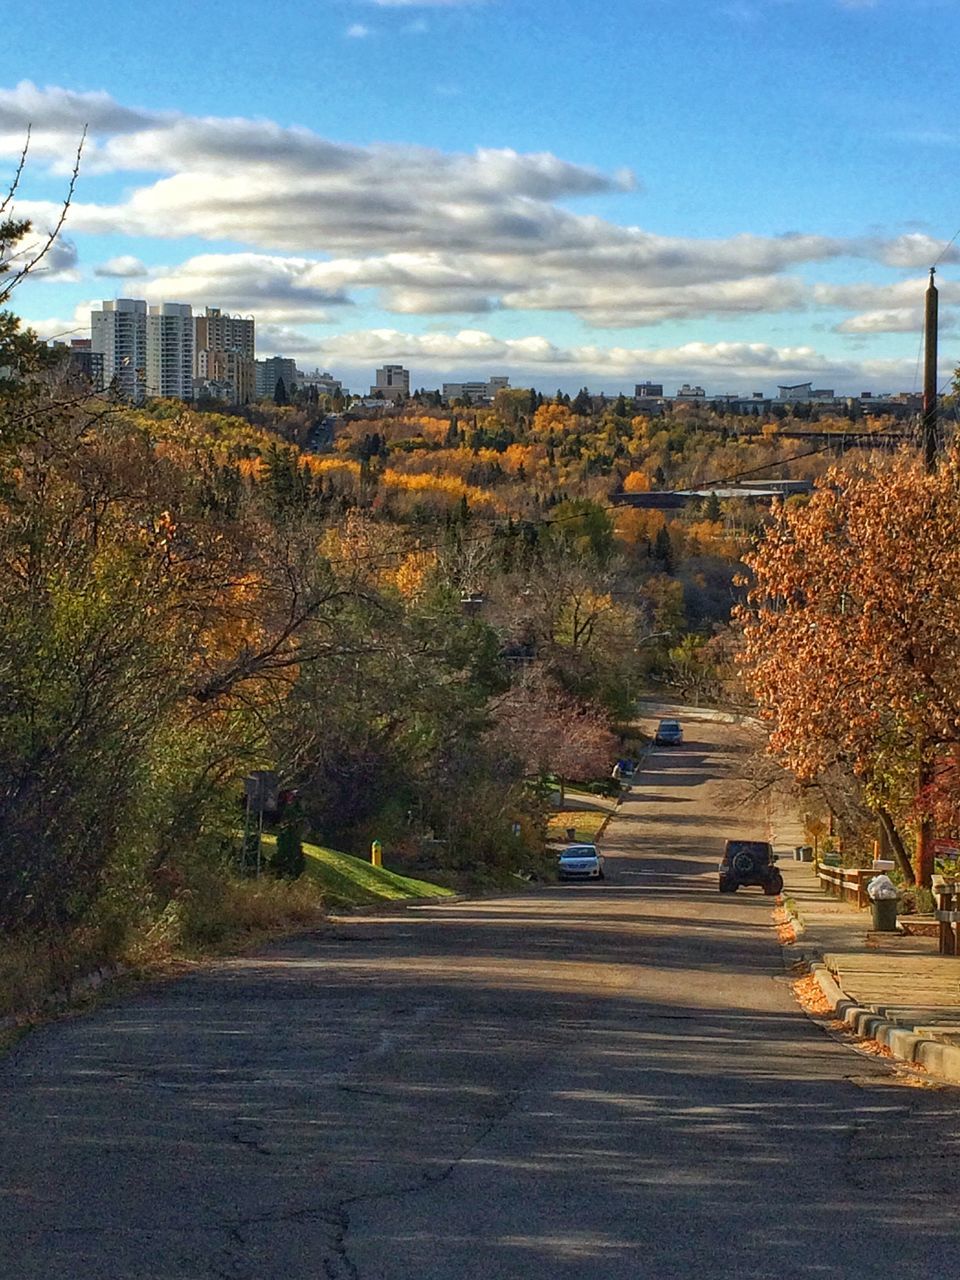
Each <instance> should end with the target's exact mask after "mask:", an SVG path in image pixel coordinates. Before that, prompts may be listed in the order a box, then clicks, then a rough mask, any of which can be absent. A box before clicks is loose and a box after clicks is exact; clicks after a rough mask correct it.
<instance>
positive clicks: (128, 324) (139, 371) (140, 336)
mask: <svg viewBox="0 0 960 1280" xmlns="http://www.w3.org/2000/svg"><path fill="white" fill-rule="evenodd" d="M90 349H91V351H92V352H94V353H95V354H97V355H99V356H100V358H101V362H102V378H103V385H104V387H113V388H114V389H115V390H116V392H117V394H118V395H120V396H122V397H123V398H124V399H125V400H129V401H130V402H131V403H133V404H142V403H143V401H144V398H145V396H146V368H147V304H146V302H144V301H142V300H141V299H139V298H114V299H113V300H112V301H111V300H110V299H108V300H106V301H105V302H103V303H102V304H101V306H100V310H99V311H96V310H94V311H91V312H90Z"/></svg>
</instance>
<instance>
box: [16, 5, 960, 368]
mask: <svg viewBox="0 0 960 1280" xmlns="http://www.w3.org/2000/svg"><path fill="white" fill-rule="evenodd" d="M394 7H409V8H412V7H413V6H401V5H399V4H397V5H395V6H394ZM423 7H427V6H423ZM409 16H410V17H414V18H415V16H414V15H412V14H411V15H409ZM415 20H416V19H415ZM357 25H358V26H362V25H363V24H357ZM84 121H89V122H90V141H89V150H88V152H87V154H86V157H85V161H84V170H83V179H84V183H83V188H82V190H83V192H84V195H85V196H86V198H85V199H83V200H77V201H75V202H74V203H73V205H72V206H71V208H70V211H69V218H68V229H69V231H70V234H71V235H72V236H76V235H83V234H98V235H105V234H115V235H120V236H123V235H128V236H131V237H137V238H146V237H152V238H154V239H157V240H166V241H175V240H178V239H180V238H184V237H188V236H193V237H196V238H198V239H200V240H203V241H206V242H208V243H209V242H223V241H227V242H233V243H236V244H238V245H240V246H242V249H241V251H239V252H233V253H224V252H215V253H209V254H198V255H195V256H194V257H191V258H189V259H188V260H187V261H184V262H180V263H177V262H175V261H174V262H171V264H170V265H169V266H167V267H164V268H162V269H151V270H149V272H148V271H147V268H146V267H144V265H143V263H142V262H141V261H140V260H139V259H138V258H135V257H134V256H132V255H125V254H123V253H120V254H119V256H117V257H114V258H112V259H111V260H110V261H109V262H106V263H103V264H102V265H100V266H98V267H96V268H95V274H96V275H98V276H102V277H105V278H111V277H114V278H117V279H125V278H129V279H138V280H141V279H142V280H143V284H142V286H138V292H139V293H141V294H142V296H146V297H148V298H149V299H150V300H152V301H154V300H161V299H164V300H170V301H184V302H191V303H192V304H193V305H194V306H197V307H200V306H203V305H205V304H209V305H217V306H221V307H223V308H224V309H226V310H229V311H236V312H240V313H244V314H249V313H253V314H255V315H256V316H257V318H258V321H259V322H260V324H261V327H262V328H264V331H267V330H266V328H265V327H266V326H273V329H274V331H275V332H276V331H277V329H278V327H279V328H280V329H282V330H284V331H285V332H287V333H288V335H289V338H290V341H291V342H294V341H300V340H302V341H304V342H311V341H314V340H313V339H309V338H305V337H303V335H300V336H299V337H296V336H295V335H296V334H298V333H299V329H300V327H303V326H308V325H312V324H317V323H329V322H330V319H331V317H332V316H336V315H338V314H339V315H343V314H344V312H343V308H344V307H345V306H346V305H348V304H350V303H351V302H357V301H358V302H362V303H364V304H367V303H375V304H376V305H378V306H379V307H380V308H382V309H386V310H387V311H391V312H393V313H395V314H397V315H417V316H431V315H433V316H443V317H451V316H457V317H462V318H463V320H466V319H467V318H468V317H469V318H471V319H472V318H473V317H480V316H484V315H495V314H497V313H500V312H504V311H513V312H521V311H522V312H530V313H533V312H555V313H565V314H569V315H574V316H576V317H578V318H579V319H580V320H581V321H582V322H583V323H584V324H585V325H587V326H589V327H591V328H592V329H594V330H612V329H618V328H619V329H632V328H639V327H644V326H652V325H657V324H662V323H667V322H684V323H686V322H689V321H691V320H694V319H701V318H714V317H722V318H730V317H734V318H738V319H740V318H744V317H749V316H770V315H774V314H789V313H791V312H792V313H796V312H798V311H810V312H814V311H817V310H832V311H834V312H839V313H841V314H839V315H832V316H831V317H830V320H829V323H830V324H832V325H834V326H835V328H836V329H837V330H839V332H841V333H843V334H846V335H848V336H850V335H853V336H857V335H860V336H862V335H864V334H868V333H879V332H901V331H905V330H906V329H907V328H908V327H912V324H911V320H912V317H913V316H914V315H915V314H916V312H917V310H918V308H919V306H920V305H921V297H922V287H923V286H922V285H921V286H919V287H918V283H917V281H916V280H914V279H909V280H903V279H899V278H897V279H891V282H890V283H889V284H880V283H868V284H857V283H853V284H846V285H842V286H835V285H830V284H826V283H819V284H818V283H815V282H810V281H808V277H809V276H810V275H811V274H812V273H811V271H810V267H811V266H812V265H823V264H829V263H830V262H831V261H833V260H837V259H855V258H859V259H862V260H864V261H869V262H872V263H873V264H879V266H880V267H881V268H882V269H883V270H884V271H885V272H886V273H888V274H890V275H891V276H892V275H893V273H895V272H896V273H902V272H904V271H911V272H914V271H917V270H918V269H920V268H921V267H925V266H926V265H928V264H929V263H930V262H931V261H933V260H934V259H935V258H936V257H938V256H939V257H941V258H943V259H944V260H947V261H960V250H958V247H957V246H954V247H953V248H952V249H950V251H949V252H948V253H946V254H944V250H943V244H942V243H940V242H938V241H936V240H935V239H934V238H933V237H932V236H930V235H929V234H926V233H921V232H911V233H909V234H902V235H897V236H894V237H891V238H889V239H882V238H880V237H878V236H877V235H876V234H875V233H874V234H871V235H864V236H861V237H854V238H840V237H834V236H823V235H818V234H814V233H809V232H801V231H791V232H788V233H785V234H782V235H754V234H749V233H743V234H740V235H733V236H728V237H725V238H714V239H707V238H695V237H679V236H664V235H659V234H654V233H652V232H649V231H647V230H645V229H644V228H643V227H640V226H635V225H624V224H618V223H616V222H613V221H610V220H609V219H606V218H601V217H597V216H591V215H590V214H584V213H581V212H577V211H575V208H573V207H568V205H569V203H570V202H571V201H575V200H578V199H588V198H590V197H595V196H612V195H616V194H618V193H625V192H630V191H634V190H636V187H637V183H636V180H635V178H634V176H633V174H632V173H631V172H629V171H627V170H619V171H614V172H604V171H602V170H600V169H598V168H595V167H593V166H590V165H585V164H577V163H572V162H570V161H567V160H564V159H563V158H561V157H559V156H557V155H554V154H552V153H549V152H540V153H521V152H518V151H515V150H512V149H509V148H478V149H477V150H476V151H474V152H472V153H455V152H454V153H450V152H442V151H439V150H436V149H430V148H426V147H416V146H407V145H374V146H357V145H350V144H346V143H341V142H337V141H333V140H330V139H328V138H324V137H322V136H320V135H319V134H317V133H315V132H313V131H312V130H310V129H307V128H303V127H299V126H291V127H283V126H281V125H278V124H276V123H275V122H272V121H269V120H254V119H243V118H220V117H193V116H186V115H183V114H181V113H174V112H166V113H164V112H155V111H142V110H138V109H133V108H127V107H124V106H122V105H120V104H118V103H117V102H115V101H114V100H113V99H112V98H110V97H109V95H107V94H103V93H95V94H83V93H74V92H72V91H69V90H64V89H40V88H37V86H35V85H33V84H31V83H29V82H24V83H23V84H21V85H19V86H17V87H16V88H15V89H11V90H0V154H4V155H7V156H11V157H16V156H17V155H18V154H19V151H20V148H21V147H22V142H23V131H24V129H25V127H26V125H27V123H29V122H32V124H33V130H34V132H33V139H32V146H33V155H34V158H35V159H39V160H40V162H41V164H42V165H45V166H47V167H49V168H51V169H57V167H58V166H60V167H61V168H62V166H63V165H64V164H65V163H66V162H65V160H64V156H69V155H70V153H71V151H72V149H73V147H74V146H75V141H76V137H77V135H78V131H79V129H81V128H82V125H83V122H84ZM106 173H110V174H119V175H123V187H122V189H123V190H124V195H123V196H122V197H119V198H117V199H115V200H114V201H113V202H109V201H106V200H105V201H103V202H98V201H97V199H96V191H97V180H98V177H99V175H101V174H106ZM117 189H121V184H120V183H119V182H114V183H112V184H111V191H113V190H117ZM17 212H18V213H19V214H21V215H23V216H27V217H31V218H33V219H34V222H35V225H36V226H37V227H38V228H40V227H44V226H49V225H52V223H53V222H54V220H55V219H56V217H58V216H59V213H60V207H59V206H58V205H57V203H56V202H55V201H30V200H22V201H21V202H20V203H19V206H18V209H17ZM63 246H64V247H63V251H62V253H63V254H64V255H66V256H62V258H61V259H60V260H57V259H55V258H52V259H51V262H50V264H49V265H50V267H51V268H54V267H55V268H56V270H57V271H59V272H61V273H65V272H71V271H75V270H76V265H77V254H76V248H75V246H73V245H72V243H71V242H68V241H65V242H63ZM137 247H139V246H137ZM70 253H72V254H73V258H72V260H71V259H70V258H69V254H70ZM803 268H806V270H803V272H802V274H801V269H803ZM51 278H53V276H52V275H51ZM60 278H67V277H66V276H64V275H63V274H61V277H60ZM880 278H882V276H881V277H880ZM951 290H952V286H949V285H944V287H943V297H944V301H945V303H953V304H954V305H960V297H957V296H956V294H955V293H952V292H951ZM473 322H474V323H475V321H473ZM445 323H447V324H449V325H450V326H451V327H452V328H454V330H455V331H456V328H457V325H456V322H453V321H450V320H447V321H446V322H445ZM461 323H462V321H461ZM484 323H489V322H486V321H485V322H484ZM370 332H383V331H379V330H378V331H370ZM387 332H393V331H392V330H388V331H387ZM459 332H460V334H461V335H462V334H463V333H478V332H481V331H480V330H474V329H471V328H461V329H460V330H459ZM736 332H738V333H741V332H744V329H743V328H742V327H738V329H737V330H736ZM763 332H764V333H765V334H766V333H769V329H767V330H764V331H763ZM487 337H489V335H487ZM490 340H491V341H495V340H494V339H490ZM458 341H460V342H462V341H463V339H462V337H461V338H460V339H458ZM517 341H521V340H517ZM522 341H525V342H529V343H530V344H532V345H530V347H529V349H525V354H524V352H523V351H521V350H520V348H517V349H516V350H514V349H513V348H509V347H508V348H505V349H504V350H505V351H506V352H507V353H510V354H511V355H512V358H516V359H520V358H521V355H522V356H523V358H525V359H528V360H531V361H532V360H536V359H541V358H547V357H549V358H550V359H555V358H557V357H556V352H555V351H554V350H551V349H550V348H549V345H548V346H547V347H546V348H545V347H543V346H542V343H545V342H547V340H546V339H539V338H538V339H529V340H526V339H525V340H522ZM761 346H762V344H761ZM737 349H738V350H739V348H737ZM765 349H766V348H765ZM769 349H770V350H774V348H769ZM573 350H575V351H576V352H577V353H578V355H583V356H584V358H586V353H588V352H590V351H600V350H601V349H600V348H599V347H597V348H574V349H573ZM612 350H614V351H621V350H625V351H634V350H640V349H639V348H637V349H634V348H622V349H621V348H613V349H612ZM543 352H545V353H546V355H543V356H541V355H538V353H543ZM383 358H386V356H384V357H383ZM590 358H591V359H593V360H594V367H601V366H603V364H604V361H605V360H606V357H602V356H601V355H593V356H591V357H590ZM630 358H632V356H631V357H630ZM758 359H759V357H757V356H756V355H753V356H750V357H749V360H750V361H751V362H752V363H750V364H749V365H748V368H753V367H757V362H758ZM560 363H563V361H562V360H561V361H560ZM793 372H797V370H796V369H795V370H793ZM800 372H801V373H802V370H800ZM813 372H815V370H811V374H812V373H813ZM689 376H694V375H693V374H692V373H691V374H690V375H689Z"/></svg>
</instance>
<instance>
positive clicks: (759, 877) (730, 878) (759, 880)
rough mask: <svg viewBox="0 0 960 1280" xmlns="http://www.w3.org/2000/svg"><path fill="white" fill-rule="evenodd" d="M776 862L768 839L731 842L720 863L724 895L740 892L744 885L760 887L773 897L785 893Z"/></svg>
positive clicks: (721, 887)
mask: <svg viewBox="0 0 960 1280" xmlns="http://www.w3.org/2000/svg"><path fill="white" fill-rule="evenodd" d="M776 860H777V855H776V854H775V853H774V852H773V848H772V847H771V845H769V844H768V843H767V841H766V840H728V841H727V843H726V844H725V845H724V847H723V858H722V860H721V862H720V892H721V893H736V891H737V890H738V889H739V888H740V886H741V885H742V884H758V885H759V886H760V888H761V889H762V890H763V892H764V893H766V894H769V895H770V896H771V897H773V896H774V895H776V894H778V893H780V892H782V890H783V876H782V875H781V874H780V872H779V871H778V870H777V868H776V867H775V866H774V863H775V862H776Z"/></svg>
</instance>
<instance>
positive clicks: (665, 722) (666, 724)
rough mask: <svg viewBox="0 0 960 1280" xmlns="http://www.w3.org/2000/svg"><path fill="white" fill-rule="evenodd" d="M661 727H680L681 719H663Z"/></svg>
mask: <svg viewBox="0 0 960 1280" xmlns="http://www.w3.org/2000/svg"><path fill="white" fill-rule="evenodd" d="M660 728H661V729H679V728H680V721H679V720H661V721H660Z"/></svg>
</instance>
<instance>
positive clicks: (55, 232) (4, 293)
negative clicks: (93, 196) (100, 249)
mask: <svg viewBox="0 0 960 1280" xmlns="http://www.w3.org/2000/svg"><path fill="white" fill-rule="evenodd" d="M87 128H88V126H87V125H84V126H83V132H82V134H81V135H80V142H79V143H78V145H77V154H76V157H75V159H74V162H73V171H72V173H71V174H70V182H69V184H68V186H67V194H66V195H65V196H64V199H63V205H62V206H61V209H60V217H59V218H58V219H57V222H56V225H55V226H54V227H53V229H52V230H51V231H48V232H47V237H46V239H45V240H44V242H43V244H42V245H41V246H40V248H39V249H38V250H37V251H36V252H35V253H33V255H32V257H31V258H30V260H29V261H28V262H26V263H24V265H23V266H22V267H21V268H20V270H19V271H16V272H14V274H13V275H12V276H11V277H10V279H9V280H7V281H6V282H5V283H4V286H3V289H0V304H2V303H4V302H6V300H7V299H8V298H9V297H10V294H11V293H12V292H13V291H14V289H15V288H16V287H17V285H18V284H19V283H20V281H21V280H23V279H24V278H25V277H26V276H28V275H29V274H30V273H31V271H34V270H36V267H37V264H38V263H40V262H42V261H43V259H44V258H45V257H46V256H47V254H48V253H49V252H50V250H51V249H52V248H53V246H54V244H55V243H56V241H57V238H58V237H59V235H60V232H61V231H62V230H63V224H64V223H65V222H66V220H67V214H68V213H69V211H70V205H71V204H72V203H73V193H74V191H75V190H76V186H77V179H78V178H79V177H80V158H81V156H82V155H83V147H84V144H85V142H86V140H87ZM17 181H19V177H18V179H17Z"/></svg>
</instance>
